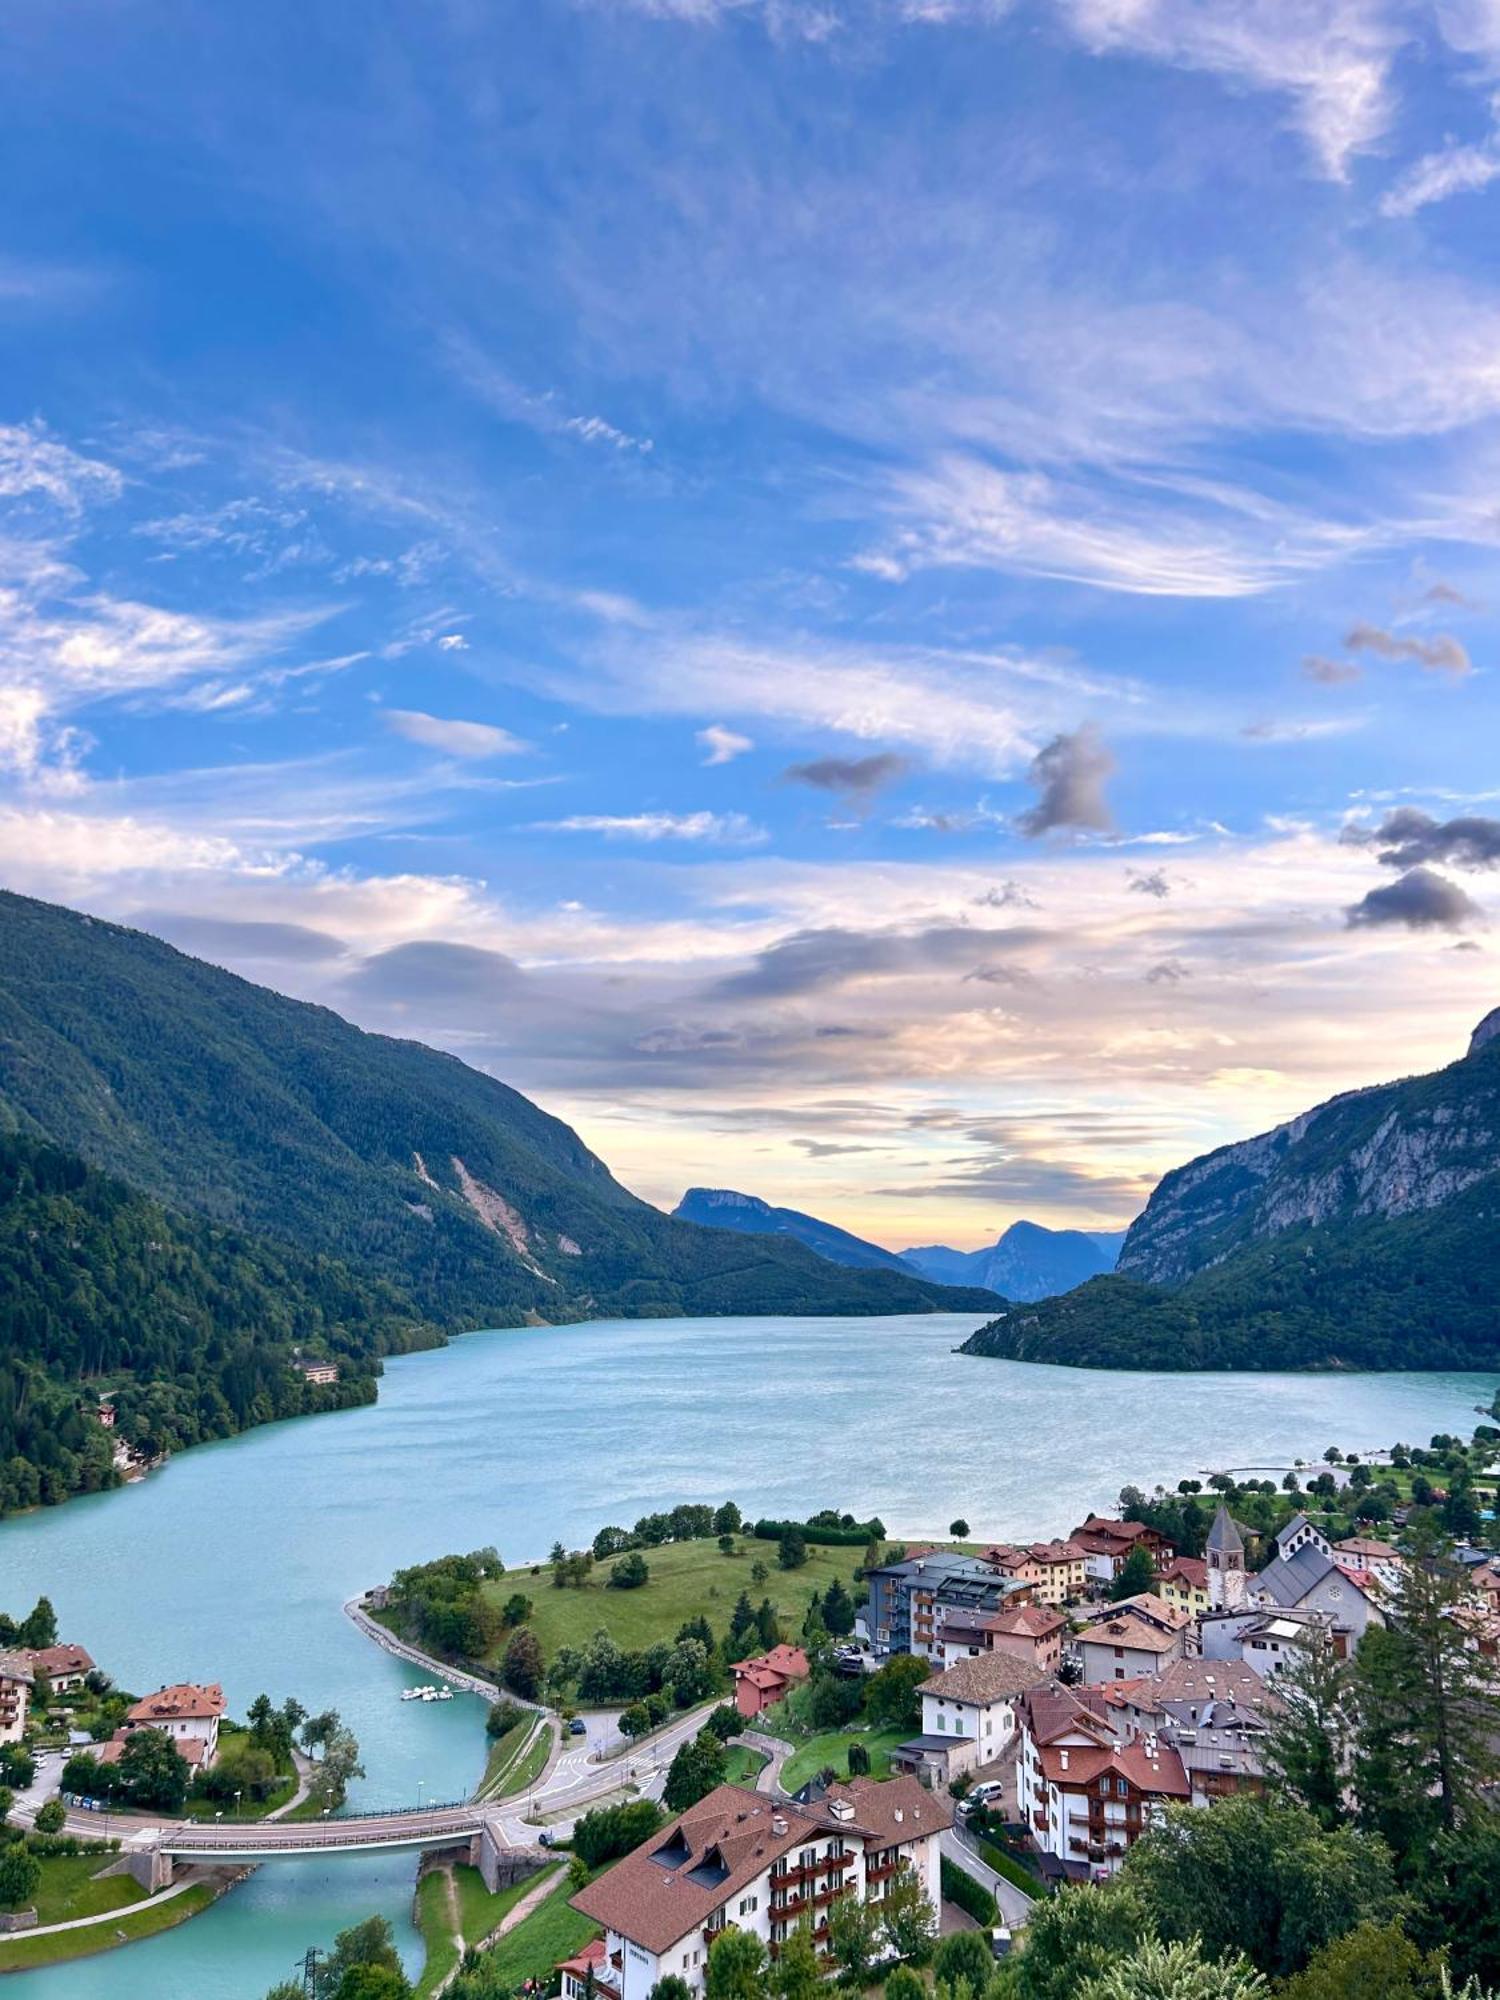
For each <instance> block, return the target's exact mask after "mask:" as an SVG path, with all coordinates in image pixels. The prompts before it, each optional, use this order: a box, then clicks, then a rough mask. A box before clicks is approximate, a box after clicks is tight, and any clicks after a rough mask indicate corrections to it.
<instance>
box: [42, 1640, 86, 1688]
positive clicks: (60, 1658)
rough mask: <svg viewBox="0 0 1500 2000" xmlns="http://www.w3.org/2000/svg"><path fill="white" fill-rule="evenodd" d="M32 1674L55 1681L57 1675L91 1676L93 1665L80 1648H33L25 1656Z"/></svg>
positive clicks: (62, 1646)
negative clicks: (39, 1674)
mask: <svg viewBox="0 0 1500 2000" xmlns="http://www.w3.org/2000/svg"><path fill="white" fill-rule="evenodd" d="M26 1658H27V1659H28V1660H30V1662H31V1666H32V1671H33V1672H34V1673H42V1674H47V1675H48V1676H49V1677H50V1678H52V1679H53V1680H55V1679H56V1678H57V1676H58V1675H59V1674H91V1673H92V1672H93V1671H94V1663H93V1661H92V1660H91V1659H90V1658H89V1656H88V1654H87V1653H86V1652H85V1651H84V1650H83V1648H82V1646H69V1645H66V1644H64V1645H61V1646H33V1647H32V1648H31V1650H30V1651H29V1652H28V1653H27V1654H26Z"/></svg>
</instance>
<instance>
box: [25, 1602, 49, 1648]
mask: <svg viewBox="0 0 1500 2000" xmlns="http://www.w3.org/2000/svg"><path fill="white" fill-rule="evenodd" d="M20 1643H21V1645H22V1646H23V1647H24V1648H25V1649H26V1650H27V1651H28V1652H42V1651H44V1650H45V1649H46V1648H47V1647H48V1646H55V1645H56V1644H57V1613H56V1612H55V1611H54V1610H53V1609H52V1599H51V1598H50V1597H39V1598H38V1599H37V1601H36V1603H35V1604H34V1605H33V1606H32V1608H31V1610H30V1611H28V1612H27V1614H26V1616H25V1618H24V1619H23V1620H22V1621H21V1631H20Z"/></svg>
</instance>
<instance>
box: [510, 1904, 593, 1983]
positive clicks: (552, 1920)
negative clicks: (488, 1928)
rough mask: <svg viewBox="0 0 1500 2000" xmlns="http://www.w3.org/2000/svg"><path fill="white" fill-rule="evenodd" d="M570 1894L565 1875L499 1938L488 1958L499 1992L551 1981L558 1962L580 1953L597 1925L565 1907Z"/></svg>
mask: <svg viewBox="0 0 1500 2000" xmlns="http://www.w3.org/2000/svg"><path fill="white" fill-rule="evenodd" d="M571 1893H572V1891H571V1890H570V1889H569V1887H568V1883H567V1878H566V1876H564V1878H563V1879H562V1881H560V1882H559V1883H558V1885H557V1887H556V1888H555V1889H554V1890H553V1891H552V1893H551V1895H550V1896H548V1897H547V1898H546V1900H545V1901H544V1902H543V1903H541V1904H540V1905H539V1907H538V1908H537V1909H535V1910H533V1911H532V1913H531V1915H530V1916H529V1917H527V1919H526V1920H525V1922H524V1923H520V1924H517V1925H516V1927H515V1929H514V1930H513V1931H512V1932H511V1933H510V1935H509V1936H508V1937H503V1938H501V1940H500V1942H499V1944H497V1945H496V1946H495V1947H494V1949H493V1951H492V1952H490V1954H489V1956H488V1961H487V1962H488V1964H489V1966H490V1967H491V1968H492V1973H491V1976H492V1978H493V1980H494V1982H495V1985H496V1987H497V1988H498V1989H499V1990H500V1991H502V1992H514V1991H515V1989H516V1988H517V1987H518V1986H519V1985H520V1984H521V1983H522V1981H523V1980H526V1979H542V1980H550V1979H551V1976H552V1969H553V1967H554V1966H555V1965H556V1964H557V1963H558V1961H559V1960H560V1959H564V1958H571V1957H572V1956H573V1954H574V1952H576V1951H581V1950H582V1949H583V1947H584V1946H585V1945H586V1944H587V1943H588V1941H589V1939H590V1938H591V1937H595V1936H597V1934H598V1930H599V1926H598V1925H597V1924H594V1923H590V1921H589V1919H588V1918H587V1917H583V1916H580V1915H579V1914H578V1912H577V1910H570V1909H569V1908H568V1897H569V1896H570V1895H571Z"/></svg>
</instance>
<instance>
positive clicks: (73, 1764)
mask: <svg viewBox="0 0 1500 2000" xmlns="http://www.w3.org/2000/svg"><path fill="white" fill-rule="evenodd" d="M113 1781H114V1773H113V1772H112V1771H111V1770H109V1768H108V1767H107V1766H105V1765H103V1764H101V1763H100V1762H99V1760H98V1758H97V1757H94V1756H92V1755H91V1754H90V1753H89V1752H88V1751H87V1750H75V1751H74V1752H73V1754H72V1756H71V1757H70V1758H69V1759H68V1761H67V1763H66V1764H64V1765H63V1767H62V1777H61V1779H60V1780H59V1782H60V1784H61V1786H62V1789H63V1790H64V1791H65V1792H71V1793H72V1794H73V1796H74V1797H75V1798H82V1799H102V1798H104V1797H105V1796H106V1795H107V1793H108V1791H109V1790H110V1787H111V1785H112V1784H113Z"/></svg>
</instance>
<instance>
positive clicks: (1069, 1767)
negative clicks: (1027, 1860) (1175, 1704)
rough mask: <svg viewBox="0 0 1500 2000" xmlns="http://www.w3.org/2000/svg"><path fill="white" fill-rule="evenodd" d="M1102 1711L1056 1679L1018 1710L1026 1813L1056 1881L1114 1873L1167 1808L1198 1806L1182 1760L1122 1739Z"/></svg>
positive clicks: (1154, 1743)
mask: <svg viewBox="0 0 1500 2000" xmlns="http://www.w3.org/2000/svg"><path fill="white" fill-rule="evenodd" d="M1095 1704H1097V1706H1096V1705H1095ZM1103 1705H1104V1703H1103V1696H1102V1695H1094V1696H1092V1697H1090V1696H1089V1695H1088V1694H1087V1693H1086V1692H1077V1691H1074V1690H1072V1689H1070V1688H1065V1687H1062V1686H1060V1685H1059V1684H1057V1683H1055V1682H1054V1683H1052V1684H1051V1685H1050V1686H1048V1687H1045V1688H1038V1689H1035V1690H1033V1691H1032V1692H1030V1693H1028V1694H1025V1695H1023V1696H1022V1697H1021V1699H1020V1700H1019V1702H1018V1703H1017V1704H1016V1720H1017V1728H1018V1734H1019V1739H1020V1750H1019V1755H1018V1759H1017V1784H1018V1798H1019V1805H1020V1811H1021V1813H1022V1815H1023V1817H1024V1820H1025V1823H1026V1826H1027V1829H1028V1831H1029V1832H1030V1834H1031V1837H1032V1840H1033V1842H1034V1843H1035V1845H1036V1847H1037V1849H1038V1851H1039V1853H1040V1854H1041V1856H1042V1859H1043V1863H1044V1866H1045V1867H1046V1868H1047V1869H1048V1871H1049V1872H1051V1873H1052V1874H1053V1875H1054V1876H1055V1877H1057V1878H1067V1879H1070V1880H1073V1881H1088V1880H1103V1879H1104V1878H1105V1877H1107V1876H1110V1875H1113V1874H1115V1873H1117V1872H1118V1870H1119V1868H1120V1864H1121V1863H1122V1862H1123V1861H1124V1859H1125V1856H1126V1855H1127V1854H1128V1853H1129V1852H1130V1849H1131V1848H1132V1847H1133V1846H1134V1845H1135V1843H1136V1841H1137V1840H1139V1839H1140V1837H1141V1835H1142V1834H1143V1833H1146V1832H1148V1831H1149V1830H1150V1828H1151V1827H1153V1826H1156V1825H1157V1824H1159V1823H1160V1820H1161V1818H1162V1815H1163V1813H1164V1812H1165V1810H1166V1808H1167V1807H1168V1806H1169V1805H1187V1804H1188V1803H1190V1801H1191V1799H1192V1793H1193V1788H1192V1783H1191V1781H1190V1779H1189V1777H1188V1773H1187V1770H1186V1768H1185V1767H1184V1765H1183V1761H1182V1757H1181V1755H1180V1754H1179V1753H1178V1752H1177V1751H1176V1750H1175V1749H1173V1748H1172V1747H1171V1745H1170V1744H1167V1743H1164V1742H1163V1741H1162V1739H1161V1738H1160V1737H1159V1736H1155V1735H1148V1736H1144V1737H1142V1738H1141V1739H1140V1740H1139V1741H1135V1742H1128V1743H1121V1742H1118V1741H1117V1740H1116V1737H1115V1733H1114V1730H1113V1729H1112V1728H1111V1725H1110V1722H1109V1720H1108V1718H1107V1717H1106V1716H1105V1715H1104V1714H1103V1713H1101V1712H1100V1711H1101V1709H1102V1708H1103Z"/></svg>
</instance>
